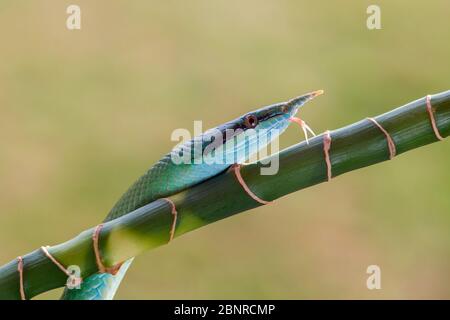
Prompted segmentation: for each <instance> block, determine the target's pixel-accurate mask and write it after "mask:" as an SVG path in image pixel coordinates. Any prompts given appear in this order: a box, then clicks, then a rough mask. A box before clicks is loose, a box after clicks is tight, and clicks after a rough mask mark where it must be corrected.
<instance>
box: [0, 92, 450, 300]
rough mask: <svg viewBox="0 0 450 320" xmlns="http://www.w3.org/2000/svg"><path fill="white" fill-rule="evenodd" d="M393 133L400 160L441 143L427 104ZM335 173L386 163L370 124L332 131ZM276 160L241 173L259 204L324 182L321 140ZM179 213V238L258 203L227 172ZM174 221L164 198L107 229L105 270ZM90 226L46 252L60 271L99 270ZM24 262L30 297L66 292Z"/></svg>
mask: <svg viewBox="0 0 450 320" xmlns="http://www.w3.org/2000/svg"><path fill="white" fill-rule="evenodd" d="M431 103H432V106H433V110H434V116H435V119H436V124H437V127H438V129H439V132H440V134H441V135H442V136H443V137H447V136H448V135H449V134H450V91H446V92H443V93H440V94H436V95H433V96H432V97H431ZM376 120H377V122H378V123H379V124H380V125H381V126H382V127H383V128H384V129H385V130H387V131H388V132H389V134H390V136H391V137H392V139H393V141H394V142H395V145H396V151H397V155H398V154H401V153H403V152H406V151H408V150H411V149H414V148H418V147H421V146H423V145H426V144H429V143H432V142H436V141H437V138H436V135H435V133H434V131H433V130H432V127H431V122H430V117H429V114H428V113H427V110H426V100H425V98H422V99H419V100H416V101H413V102H411V103H408V104H407V105H405V106H402V107H399V108H397V109H394V110H392V111H389V112H387V113H385V114H382V115H380V116H378V117H376ZM330 135H331V139H332V143H331V149H330V158H331V164H332V174H333V177H336V176H338V175H340V174H343V173H345V172H349V171H352V170H355V169H359V168H362V167H366V166H369V165H372V164H375V163H378V162H382V161H385V160H388V159H389V150H388V145H387V141H386V136H385V135H384V134H383V133H382V131H381V130H380V129H379V128H378V127H376V126H375V125H374V123H372V122H371V121H368V120H367V119H366V120H362V121H360V122H357V123H354V124H352V125H349V126H347V127H344V128H341V129H337V130H334V131H331V132H330ZM277 156H278V157H279V164H280V169H279V172H278V173H277V174H276V175H260V168H261V167H262V166H263V165H262V164H261V163H260V162H258V163H254V164H251V165H246V166H244V167H242V169H241V172H242V176H243V178H244V180H245V181H246V183H247V184H248V186H249V187H250V189H251V190H252V191H253V192H254V193H255V194H257V195H258V196H259V197H260V198H262V199H266V200H275V199H277V198H279V197H282V196H284V195H286V194H289V193H291V192H294V191H297V190H300V189H303V188H306V187H309V186H312V185H315V184H318V183H320V182H324V181H327V167H326V163H325V160H324V152H323V135H320V136H317V137H315V138H313V139H311V140H310V143H309V145H307V144H306V143H305V142H302V143H299V144H296V145H293V146H291V147H290V148H288V149H285V150H283V151H281V152H280V153H279V154H277V155H273V156H272V157H277ZM171 199H172V200H173V201H174V202H175V204H176V207H177V210H178V219H177V227H176V233H175V236H177V237H178V236H180V235H182V234H184V233H186V232H189V231H192V230H194V229H197V228H200V227H202V226H205V225H207V224H210V223H212V222H215V221H217V220H221V219H224V218H227V217H229V216H232V215H234V214H237V213H239V212H243V211H246V210H249V209H252V208H255V207H258V206H259V205H260V204H258V203H257V202H255V201H254V200H253V199H252V198H250V197H249V196H248V195H247V194H246V193H245V192H244V191H243V189H242V187H241V186H240V185H239V184H238V183H237V181H236V178H235V176H234V174H233V173H232V172H230V171H229V172H226V173H224V174H221V175H219V176H217V177H215V178H213V179H211V180H208V181H206V182H205V183H202V184H200V185H198V186H195V187H193V188H190V189H188V190H185V191H183V192H181V193H178V194H176V195H174V196H172V197H171ZM172 221H173V215H172V212H171V206H170V205H169V203H168V202H166V201H164V200H158V201H155V202H153V203H150V204H148V205H146V206H145V207H142V208H140V209H138V210H136V211H134V212H132V213H130V214H127V215H125V216H123V217H121V218H118V219H116V220H113V221H110V222H108V223H105V225H104V227H103V229H102V232H101V236H100V241H99V242H100V250H101V253H102V257H103V260H104V262H105V264H106V265H107V266H112V265H115V264H117V263H119V262H120V261H124V260H126V259H128V258H131V257H133V256H136V255H139V254H140V253H142V252H143V251H145V250H148V249H152V248H155V247H158V246H161V245H163V244H166V243H167V242H168V240H169V231H170V228H171V225H172ZM92 233H93V228H92V229H89V230H86V231H84V232H82V233H81V234H79V235H78V236H76V237H75V238H73V239H71V240H69V241H67V242H64V243H62V244H58V245H56V246H53V247H51V248H50V249H49V251H50V252H51V254H52V255H53V256H54V257H55V258H56V259H57V260H58V261H59V262H61V263H62V264H63V265H65V266H69V265H77V266H79V267H80V269H81V271H82V276H83V277H87V276H89V275H91V274H93V273H95V272H97V266H96V262H95V257H94V253H93V249H92V248H93V247H92ZM23 259H24V271H23V274H24V286H25V295H26V297H27V298H32V297H34V296H36V295H37V294H39V293H42V292H45V291H48V290H50V289H54V288H57V287H62V286H64V285H65V283H66V280H67V276H66V275H65V274H64V273H63V272H61V270H60V269H58V268H57V267H56V266H55V265H54V264H53V263H52V262H51V261H50V260H49V259H48V258H47V257H46V256H45V255H44V254H43V252H42V251H41V250H36V251H33V252H31V253H29V254H27V255H25V256H24V257H23ZM0 299H20V293H19V273H18V272H17V260H13V261H11V262H9V263H7V264H6V265H4V266H2V267H1V268H0Z"/></svg>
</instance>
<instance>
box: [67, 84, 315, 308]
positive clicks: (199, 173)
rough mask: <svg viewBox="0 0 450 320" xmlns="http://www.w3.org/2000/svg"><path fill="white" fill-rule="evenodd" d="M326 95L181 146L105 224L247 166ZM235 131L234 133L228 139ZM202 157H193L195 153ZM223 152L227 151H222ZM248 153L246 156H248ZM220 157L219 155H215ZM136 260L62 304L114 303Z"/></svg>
mask: <svg viewBox="0 0 450 320" xmlns="http://www.w3.org/2000/svg"><path fill="white" fill-rule="evenodd" d="M321 93H322V91H321V90H319V91H315V92H312V93H308V94H305V95H302V96H299V97H297V98H294V99H291V100H289V101H287V102H282V103H277V104H273V105H270V106H266V107H263V108H261V109H258V110H255V111H252V112H249V113H247V114H245V115H243V116H241V117H239V118H237V119H235V120H232V121H229V122H227V123H225V124H222V125H220V126H218V127H216V128H214V129H210V130H208V131H206V132H205V133H203V134H202V135H200V136H197V137H195V138H193V139H192V140H190V141H188V142H185V143H182V144H179V145H177V146H176V147H175V148H174V149H173V150H172V151H171V152H170V153H168V154H167V155H165V156H164V157H163V158H162V159H161V160H159V161H158V162H157V163H156V164H154V165H153V166H152V167H151V168H150V169H149V170H148V171H147V172H146V173H145V174H144V175H142V176H141V177H140V178H139V179H138V180H137V181H136V182H135V183H134V184H133V185H132V186H131V187H130V188H129V189H128V190H127V191H126V192H125V193H124V194H123V195H122V197H121V198H120V199H119V201H118V202H117V203H116V204H115V205H114V207H113V208H112V209H111V211H110V212H109V214H108V216H107V217H106V219H105V220H104V221H105V222H106V221H110V220H113V219H115V218H118V217H120V216H123V215H125V214H128V213H130V212H132V211H134V210H136V209H138V208H141V207H143V206H145V205H147V204H149V203H151V202H153V201H156V200H158V199H161V198H165V197H169V196H171V195H173V194H176V193H178V192H180V191H182V190H184V189H187V188H190V187H192V186H194V185H197V184H199V183H202V182H203V181H205V180H207V179H209V178H212V177H214V176H216V175H218V174H220V173H222V172H224V171H226V170H227V169H228V168H229V167H230V166H232V165H233V164H239V163H243V162H245V161H247V160H248V159H249V157H250V156H251V155H252V154H254V153H256V152H257V151H258V150H260V149H261V148H263V147H265V146H266V145H267V144H268V143H270V142H271V141H272V140H273V139H275V138H276V137H278V135H280V134H281V133H282V132H283V131H284V130H286V128H287V127H288V126H289V124H290V119H291V118H292V117H294V115H295V114H296V113H297V110H298V109H299V108H300V107H301V106H302V105H303V104H305V103H306V102H307V101H309V100H311V99H313V98H314V97H316V96H317V95H319V94H321ZM250 129H252V130H253V132H254V133H256V134H252V135H247V136H246V137H245V139H239V137H240V136H242V135H245V134H246V133H248V132H247V131H248V130H250ZM229 132H234V134H227V133H229ZM217 133H221V134H222V135H221V137H222V140H221V141H220V142H221V146H220V147H218V148H216V149H215V151H211V152H210V154H208V150H212V149H214V148H211V145H212V144H213V143H214V142H216V143H217V142H218V141H217V140H218V139H217V138H216V137H217ZM196 147H197V150H199V149H200V148H201V151H202V152H192V150H196ZM219 148H222V150H221V151H222V152H218V149H219ZM243 151H244V152H243ZM185 154H188V157H189V158H190V160H192V161H185V162H182V163H176V161H173V159H175V157H176V156H178V157H179V156H181V155H185ZM205 154H207V155H209V156H210V157H212V158H213V159H214V157H216V158H217V157H221V159H215V160H223V159H224V157H226V159H227V160H228V159H231V161H209V162H208V163H206V162H205V161H195V160H198V159H197V158H198V157H201V156H204V155H205ZM216 154H217V155H216ZM132 261H133V258H132V259H129V260H127V261H125V262H124V263H123V264H122V266H121V267H120V269H119V271H118V272H117V273H116V274H115V275H111V274H109V273H96V274H94V275H91V276H89V277H88V278H86V279H84V281H83V283H82V284H81V287H80V288H79V289H70V290H69V289H67V288H66V289H65V291H64V294H63V296H62V299H67V300H108V299H113V297H114V295H115V293H116V291H117V289H118V287H119V284H120V282H121V281H122V279H123V277H124V275H125V273H126V271H127V269H128V268H129V266H130V264H131V262H132Z"/></svg>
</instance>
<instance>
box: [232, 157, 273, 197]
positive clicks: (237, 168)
mask: <svg viewBox="0 0 450 320" xmlns="http://www.w3.org/2000/svg"><path fill="white" fill-rule="evenodd" d="M231 168H232V169H233V172H234V175H235V176H236V179H237V181H238V182H239V184H240V185H241V186H242V188H243V189H244V191H245V192H246V193H247V194H248V195H249V196H250V197H251V198H252V199H253V200H255V201H256V202H259V203H261V204H269V203H272V201H266V200H263V199H261V198H260V197H258V196H257V195H256V194H254V193H253V192H252V190H250V188H249V187H248V186H247V184H246V183H245V181H244V179H243V178H242V175H241V165H240V164H234V165H233V166H232V167H231Z"/></svg>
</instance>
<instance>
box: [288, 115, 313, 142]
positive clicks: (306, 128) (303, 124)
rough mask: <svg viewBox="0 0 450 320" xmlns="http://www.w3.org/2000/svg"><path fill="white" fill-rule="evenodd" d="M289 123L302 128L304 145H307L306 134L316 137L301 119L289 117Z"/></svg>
mask: <svg viewBox="0 0 450 320" xmlns="http://www.w3.org/2000/svg"><path fill="white" fill-rule="evenodd" d="M289 121H291V122H295V123H297V124H298V125H299V126H300V128H302V130H303V134H304V135H305V139H306V144H309V139H308V132H310V133H311V134H312V136H313V137H315V136H316V134H315V133H314V131H313V130H312V129H311V128H310V126H308V125H307V124H306V122H305V121H303V120H302V119H300V118H297V117H291V118H289Z"/></svg>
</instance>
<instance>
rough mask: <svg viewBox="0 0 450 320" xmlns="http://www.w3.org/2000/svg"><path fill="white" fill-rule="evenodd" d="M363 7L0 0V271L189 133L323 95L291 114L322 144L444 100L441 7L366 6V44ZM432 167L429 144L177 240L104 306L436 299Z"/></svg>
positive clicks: (437, 245)
mask: <svg viewBox="0 0 450 320" xmlns="http://www.w3.org/2000/svg"><path fill="white" fill-rule="evenodd" d="M69 4H78V5H79V6H80V7H81V10H82V29H81V30H79V31H69V30H67V29H66V25H65V22H66V18H67V14H66V8H67V6H68V5H69ZM369 4H373V2H372V1H345V2H342V1H334V2H331V1H327V2H325V1H321V2H318V1H279V0H277V1H275V0H273V1H256V0H252V1H230V0H228V1H208V0H192V1H125V0H123V1H118V0H114V1H112V0H108V1H106V0H102V1H100V0H97V1H87V0H73V1H61V0H54V1H50V0H47V1H43V0H41V1H31V0H28V1H25V0H23V1H17V0H1V2H0V39H1V42H0V137H1V146H0V209H1V210H0V243H1V246H0V263H2V264H3V263H6V262H7V261H9V260H11V259H13V258H15V257H16V256H17V255H19V254H24V253H26V252H29V251H31V250H33V249H35V248H37V247H39V246H41V245H45V244H55V243H59V242H62V241H64V240H67V239H69V238H71V237H73V236H74V235H76V234H77V233H78V232H80V231H81V230H83V229H86V228H89V227H91V226H93V225H95V224H97V223H99V222H100V221H101V220H102V219H103V218H104V216H105V215H106V213H107V212H108V211H109V209H110V208H111V206H112V205H113V204H114V202H115V201H116V200H117V199H118V197H119V196H120V195H121V194H122V193H123V192H124V191H125V189H126V188H127V187H128V186H129V185H130V184H131V183H132V182H133V181H134V180H135V179H136V178H137V177H138V176H139V175H140V174H142V173H143V172H144V171H145V170H147V168H148V167H149V166H150V165H151V164H153V163H154V162H155V161H157V160H158V159H159V158H160V157H161V156H162V155H163V154H164V153H166V152H167V151H168V150H170V149H171V147H172V146H173V144H174V143H173V142H171V141H170V133H171V132H172V130H173V129H175V128H180V127H185V128H192V124H193V120H203V121H204V123H205V126H208V127H212V126H215V125H217V124H220V123H223V122H225V121H228V120H230V119H233V118H235V117H236V116H239V115H241V114H242V113H245V112H247V111H249V110H252V109H255V108H257V107H259V106H262V105H267V104H271V103H275V102H278V101H283V100H286V99H288V98H291V97H293V96H296V95H299V94H302V93H305V92H308V91H311V90H315V89H324V90H325V91H326V94H325V95H324V96H322V97H320V98H318V99H317V100H316V101H314V102H313V103H312V104H309V105H308V106H307V107H306V108H305V109H303V112H302V113H301V115H302V117H304V118H305V119H306V120H307V121H308V123H309V124H310V125H311V126H312V127H313V128H314V129H315V130H316V131H317V132H322V131H323V130H325V129H334V128H338V127H341V126H343V125H346V124H349V123H352V122H355V121H357V120H360V119H362V118H364V117H366V116H374V115H377V114H380V113H383V112H385V111H388V110H389V109H391V108H393V107H395V106H399V105H402V104H404V103H406V102H409V101H411V100H414V99H416V98H419V97H423V96H424V95H426V94H428V93H436V92H439V91H444V90H447V89H450V82H449V75H450V67H449V60H448V59H449V56H450V42H449V41H448V40H449V33H450V21H449V19H448V16H449V11H450V2H449V1H447V0H433V1H427V2H419V1H417V2H414V3H413V2H412V1H406V0H402V1H376V4H378V5H380V7H381V19H382V30H374V31H369V30H368V29H367V28H366V18H367V14H366V8H367V6H368V5H369ZM300 137H301V135H300V131H299V130H298V128H296V127H295V128H294V127H292V128H290V129H289V130H288V132H287V133H286V134H284V135H283V137H282V139H281V142H282V145H283V146H288V145H291V144H294V143H296V142H297V141H298V140H299V139H300ZM449 161H450V144H449V143H448V141H446V142H443V143H439V144H433V145H429V146H426V147H423V148H421V149H418V150H414V151H412V152H409V153H407V154H403V155H401V156H400V157H398V158H396V159H395V160H394V161H391V162H385V163H382V164H379V165H376V166H373V167H370V168H365V169H362V170H358V171H355V172H351V173H349V174H347V175H344V176H340V177H339V178H337V179H335V180H333V181H332V182H331V183H326V184H321V185H318V186H315V187H313V188H310V189H307V190H304V191H302V192H298V193H295V194H292V195H289V196H287V197H285V198H283V199H281V200H280V201H278V202H276V203H275V204H274V205H271V206H267V207H264V208H259V209H256V210H253V211H250V212H247V213H244V214H241V215H238V216H235V217H233V218H230V219H227V220H224V221H220V222H218V223H215V224H213V225H210V226H208V227H205V228H202V229H200V230H197V231H195V232H192V233H190V234H188V235H185V236H183V237H181V238H178V239H177V240H176V241H174V242H173V243H172V244H171V245H170V246H164V247H161V248H159V249H157V250H154V251H150V252H147V253H145V254H143V255H142V256H140V257H138V259H136V260H135V263H134V265H133V266H132V267H131V269H130V271H129V273H128V275H127V277H126V279H125V281H124V283H123V284H122V287H121V289H120V290H119V293H118V294H117V298H119V299H165V298H184V299H191V298H192V299H197V298H255V299H256V298H263V299H265V298H277V299H278V298H288V299H307V298H339V299H341V298H343V299H345V298H370V299H372V298H373V299H379V298H450V287H449V283H450V273H449V268H450V232H449V230H450V197H449V190H450V188H449V179H450V172H449V170H448V163H449ZM371 264H377V265H379V266H380V267H381V270H382V289H381V290H373V291H369V290H368V289H367V288H366V278H367V276H368V275H367V274H366V268H367V266H368V265H371ZM57 297H59V290H55V291H53V292H49V293H46V294H44V295H42V296H41V297H40V298H45V299H49V298H57Z"/></svg>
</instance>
